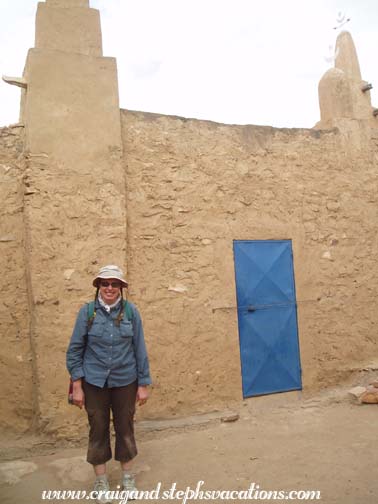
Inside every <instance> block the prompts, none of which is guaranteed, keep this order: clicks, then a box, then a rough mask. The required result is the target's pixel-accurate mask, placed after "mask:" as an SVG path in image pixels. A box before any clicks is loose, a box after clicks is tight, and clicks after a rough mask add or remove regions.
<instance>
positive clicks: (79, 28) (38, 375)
mask: <svg viewBox="0 0 378 504" xmlns="http://www.w3.org/2000/svg"><path fill="white" fill-rule="evenodd" d="M21 85H22V87H23V91H22V103H21V121H22V122H23V123H24V125H25V157H26V163H27V168H26V172H25V173H26V178H25V184H26V190H25V196H24V212H25V223H26V226H25V229H26V234H25V248H26V254H25V256H26V257H27V263H28V264H27V272H28V273H27V277H28V293H29V294H28V295H29V310H30V314H32V315H31V316H30V341H31V347H32V348H31V349H32V354H33V363H34V364H33V365H34V369H33V381H34V387H33V390H34V394H35V396H34V412H35V419H36V421H37V424H38V427H39V428H42V429H43V428H47V430H55V429H59V430H61V429H63V431H64V425H65V423H66V419H64V418H62V417H61V415H60V414H59V408H62V405H61V401H58V400H56V401H54V397H55V398H56V397H57V394H58V395H59V394H61V390H60V389H61V384H62V381H63V382H65V381H66V380H67V377H66V376H65V374H66V371H65V369H64V367H63V366H62V365H61V362H64V354H65V347H66V344H67V339H66V338H61V337H60V338H59V337H57V336H56V335H59V333H60V332H61V329H59V328H62V327H66V326H67V316H68V317H69V318H70V317H71V315H70V314H71V313H72V312H75V311H76V307H75V308H74V309H73V300H74V304H75V302H76V301H77V306H79V304H80V302H82V301H80V299H81V300H83V297H84V298H85V296H86V295H87V294H83V293H85V292H86V293H88V277H89V278H90V276H89V275H92V274H93V273H94V272H95V271H97V269H98V263H97V262H99V263H100V262H102V261H106V262H107V263H109V262H114V263H116V264H120V265H121V266H124V265H125V254H126V251H125V248H126V226H125V222H126V216H125V183H124V172H123V170H122V166H121V159H122V141H121V123H120V110H119V100H118V81H117V67H116V60H115V59H114V58H105V57H103V55H102V40H101V27H100V16H99V12H98V11H97V10H95V9H91V8H90V7H89V0H47V1H46V3H39V4H38V9H37V16H36V34H35V47H34V48H33V49H31V50H30V51H29V53H28V56H27V61H26V66H25V71H24V75H23V79H21ZM65 293H66V295H65ZM75 300H76V301H75ZM52 311H53V312H54V313H55V315H54V322H53V324H51V316H50V315H51V312H52ZM48 314H50V315H48ZM67 314H68V315H67ZM70 323H72V321H71V320H70ZM64 332H66V330H65V329H64ZM46 348H49V352H46V351H43V349H46ZM57 362H59V363H60V365H59V366H57ZM52 419H54V420H52Z"/></svg>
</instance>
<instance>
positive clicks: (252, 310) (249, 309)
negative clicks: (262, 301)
mask: <svg viewBox="0 0 378 504" xmlns="http://www.w3.org/2000/svg"><path fill="white" fill-rule="evenodd" d="M247 311H248V312H249V313H252V312H254V311H256V308H255V307H254V306H252V305H251V306H248V308H247Z"/></svg>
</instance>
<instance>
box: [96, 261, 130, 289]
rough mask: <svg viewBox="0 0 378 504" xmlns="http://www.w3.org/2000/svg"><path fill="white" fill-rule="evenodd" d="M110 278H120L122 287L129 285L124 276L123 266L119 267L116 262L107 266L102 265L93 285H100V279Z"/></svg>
mask: <svg viewBox="0 0 378 504" xmlns="http://www.w3.org/2000/svg"><path fill="white" fill-rule="evenodd" d="M110 278H115V279H116V280H119V281H120V282H121V284H122V287H127V286H128V283H127V282H126V279H125V278H124V277H123V271H122V270H121V268H119V267H118V266H116V265H115V264H108V265H107V266H104V267H102V268H101V269H100V271H99V272H98V274H97V276H96V278H95V279H94V280H93V287H98V282H99V280H100V279H104V280H105V279H106V280H108V279H110Z"/></svg>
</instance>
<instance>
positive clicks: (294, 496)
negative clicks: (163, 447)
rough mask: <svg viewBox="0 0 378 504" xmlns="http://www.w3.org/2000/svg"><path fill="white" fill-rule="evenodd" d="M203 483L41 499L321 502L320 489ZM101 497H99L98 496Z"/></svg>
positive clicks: (55, 493) (123, 503)
mask: <svg viewBox="0 0 378 504" xmlns="http://www.w3.org/2000/svg"><path fill="white" fill-rule="evenodd" d="M204 484H205V482H204V481H198V482H197V485H196V487H195V488H191V487H186V488H185V490H179V489H178V488H177V483H173V484H172V485H171V487H170V488H169V489H168V490H164V489H162V483H161V482H159V483H158V484H157V486H156V488H154V489H153V490H138V491H132V492H129V491H126V490H120V487H117V488H118V489H117V490H107V491H100V492H97V491H94V490H93V491H91V492H86V491H85V490H43V492H42V496H41V497H42V500H95V499H98V498H100V497H102V496H103V497H106V498H107V499H109V500H111V501H113V502H114V503H117V504H127V502H128V501H132V500H152V501H153V500H159V499H161V500H175V501H180V503H181V504H185V503H186V502H188V501H192V500H227V501H230V500H244V501H249V500H253V501H267V500H276V501H280V500H292V501H293V500H294V501H295V500H301V501H306V500H307V501H311V500H320V499H321V496H320V490H264V489H261V488H260V485H258V484H256V483H251V484H250V486H249V488H248V489H246V490H206V489H205V488H203V486H204ZM100 494H101V495H100Z"/></svg>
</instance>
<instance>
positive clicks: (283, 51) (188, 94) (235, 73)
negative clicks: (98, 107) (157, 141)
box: [0, 0, 378, 127]
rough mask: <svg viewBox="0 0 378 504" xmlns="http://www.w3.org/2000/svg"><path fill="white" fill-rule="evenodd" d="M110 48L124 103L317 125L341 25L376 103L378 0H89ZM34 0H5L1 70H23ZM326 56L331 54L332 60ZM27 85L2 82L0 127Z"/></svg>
mask: <svg viewBox="0 0 378 504" xmlns="http://www.w3.org/2000/svg"><path fill="white" fill-rule="evenodd" d="M90 3H91V7H94V8H97V9H99V10H100V12H101V19H102V36H103V47H104V55H105V56H114V57H116V58H117V62H118V74H119V93H120V105H121V107H122V108H126V109H130V110H141V111H148V112H157V113H162V114H173V115H180V116H185V117H195V118H199V119H210V120H214V121H219V122H224V123H235V124H263V125H271V126H277V127H312V126H313V125H314V124H315V123H316V122H317V121H318V120H319V106H318V91H317V87H318V82H319V80H320V78H321V77H322V75H323V74H324V72H325V71H326V70H327V69H328V68H330V67H331V66H333V61H330V59H331V58H332V51H333V47H334V44H335V39H336V36H337V34H338V33H339V31H340V30H334V29H333V27H334V26H337V24H338V23H337V18H338V16H339V13H341V14H342V15H345V16H346V18H350V19H351V21H350V22H349V23H347V24H346V25H345V27H344V29H348V30H349V31H350V32H351V34H352V36H353V39H354V42H355V45H356V48H357V53H358V55H359V60H360V66H361V72H362V78H363V79H365V80H366V81H368V82H372V84H373V86H375V89H373V90H372V103H373V105H375V106H378V65H377V63H376V61H377V56H376V54H377V48H378V1H377V0H358V1H357V0H354V1H353V0H286V1H282V0H265V1H262V0H90ZM36 8H37V1H36V0H0V72H1V74H5V75H10V76H21V75H22V71H23V67H24V63H25V59H26V54H27V50H28V49H29V48H31V47H33V45H34V21H35V12H36ZM327 59H328V61H327ZM19 98H20V91H19V89H18V88H16V87H14V86H9V85H7V84H5V83H4V82H2V81H1V83H0V104H1V108H0V125H1V126H5V125H7V124H10V123H14V122H17V121H18V110H19Z"/></svg>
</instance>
